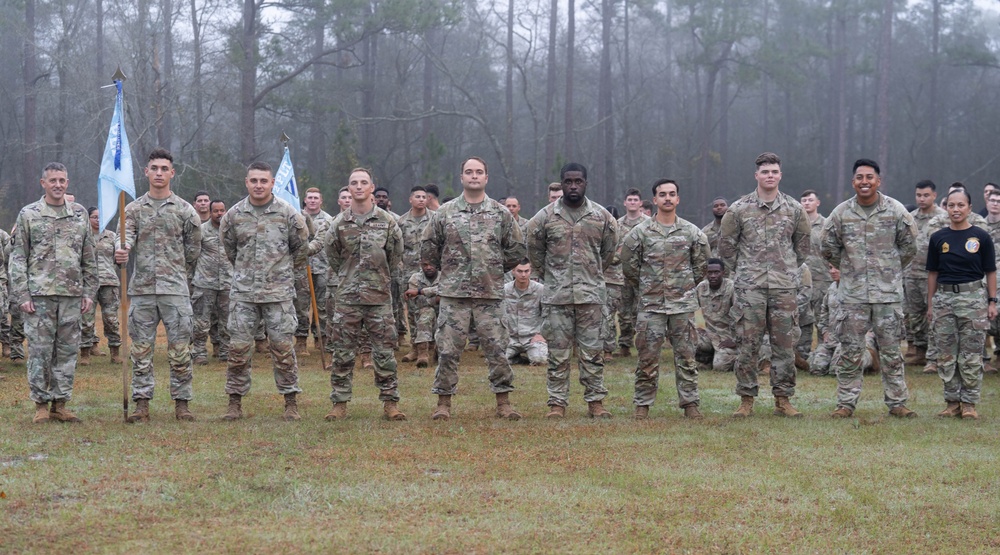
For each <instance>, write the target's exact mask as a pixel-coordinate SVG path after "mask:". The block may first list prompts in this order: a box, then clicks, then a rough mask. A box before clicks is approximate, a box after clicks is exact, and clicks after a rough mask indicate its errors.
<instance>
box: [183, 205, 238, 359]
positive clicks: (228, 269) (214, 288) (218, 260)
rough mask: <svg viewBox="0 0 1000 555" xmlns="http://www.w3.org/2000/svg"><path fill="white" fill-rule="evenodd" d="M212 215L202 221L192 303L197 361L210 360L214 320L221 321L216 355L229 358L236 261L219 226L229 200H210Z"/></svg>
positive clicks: (194, 346)
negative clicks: (209, 344)
mask: <svg viewBox="0 0 1000 555" xmlns="http://www.w3.org/2000/svg"><path fill="white" fill-rule="evenodd" d="M209 211H210V213H211V216H210V217H209V219H208V221H207V222H205V223H203V224H201V256H199V257H198V265H197V267H196V268H195V271H194V279H193V280H191V285H192V287H193V289H194V292H193V293H191V305H192V307H193V308H194V319H195V321H194V334H193V341H192V343H191V356H192V357H194V363H195V364H208V347H207V344H206V343H207V340H208V337H209V332H210V330H211V325H212V322H219V330H218V337H217V338H215V341H213V344H214V346H215V353H214V354H215V358H217V359H219V360H222V361H228V360H229V341H230V338H229V290H230V289H231V288H232V285H233V264H232V262H230V261H229V258H228V257H227V256H226V253H225V250H224V249H223V248H222V234H221V233H220V226H221V225H222V217H223V216H224V215H225V214H226V203H224V202H222V201H221V200H213V201H211V202H210V203H209Z"/></svg>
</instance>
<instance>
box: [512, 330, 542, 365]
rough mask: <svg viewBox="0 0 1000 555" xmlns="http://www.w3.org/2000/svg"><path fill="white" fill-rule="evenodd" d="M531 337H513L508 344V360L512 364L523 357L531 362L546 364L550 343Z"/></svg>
mask: <svg viewBox="0 0 1000 555" xmlns="http://www.w3.org/2000/svg"><path fill="white" fill-rule="evenodd" d="M532 337H534V336H531V337H525V338H516V337H511V338H510V343H508V344H507V353H506V355H507V360H508V361H510V363H511V364H516V363H517V361H518V360H519V359H521V357H525V358H527V359H528V362H529V363H531V364H539V365H540V364H545V362H546V361H548V359H549V345H548V344H547V343H546V342H544V341H532V340H531V338H532Z"/></svg>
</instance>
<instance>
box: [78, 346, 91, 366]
mask: <svg viewBox="0 0 1000 555" xmlns="http://www.w3.org/2000/svg"><path fill="white" fill-rule="evenodd" d="M76 363H77V364H78V365H80V366H90V347H83V348H81V349H80V356H79V357H77V359H76Z"/></svg>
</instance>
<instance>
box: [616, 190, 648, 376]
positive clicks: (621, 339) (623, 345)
mask: <svg viewBox="0 0 1000 555" xmlns="http://www.w3.org/2000/svg"><path fill="white" fill-rule="evenodd" d="M624 206H625V215H624V216H622V217H621V218H618V234H619V235H620V236H622V237H624V236H625V235H627V234H628V232H629V231H631V230H632V228H633V227H635V226H637V225H639V224H640V223H642V222H644V221H646V220H648V219H649V216H647V215H645V214H643V213H642V194H641V193H640V192H639V189H636V188H634V187H633V188H631V189H629V190H627V191H625V203H624ZM637 295H638V294H637V293H636V290H635V288H634V287H632V286H631V285H629V284H627V283H626V284H624V285H623V286H622V300H621V304H620V306H619V309H618V325H619V328H620V329H619V330H618V332H619V335H618V348H619V351H618V354H619V356H622V357H630V356H632V353H631V347H632V344H633V341H634V340H635V314H636V306H637V304H638V302H639V298H638V296H637Z"/></svg>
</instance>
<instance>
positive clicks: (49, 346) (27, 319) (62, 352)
mask: <svg viewBox="0 0 1000 555" xmlns="http://www.w3.org/2000/svg"><path fill="white" fill-rule="evenodd" d="M31 301H32V302H33V303H35V312H34V313H32V314H28V313H25V314H24V330H25V332H27V334H28V336H29V337H31V341H30V342H29V343H28V364H27V366H28V389H29V391H30V396H31V400H32V401H34V402H36V403H47V402H49V401H53V400H58V399H69V398H70V397H71V396H72V395H73V378H74V376H75V375H76V355H77V353H78V352H79V351H80V297H55V296H52V297H48V296H46V297H40V296H39V297H32V299H31Z"/></svg>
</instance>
